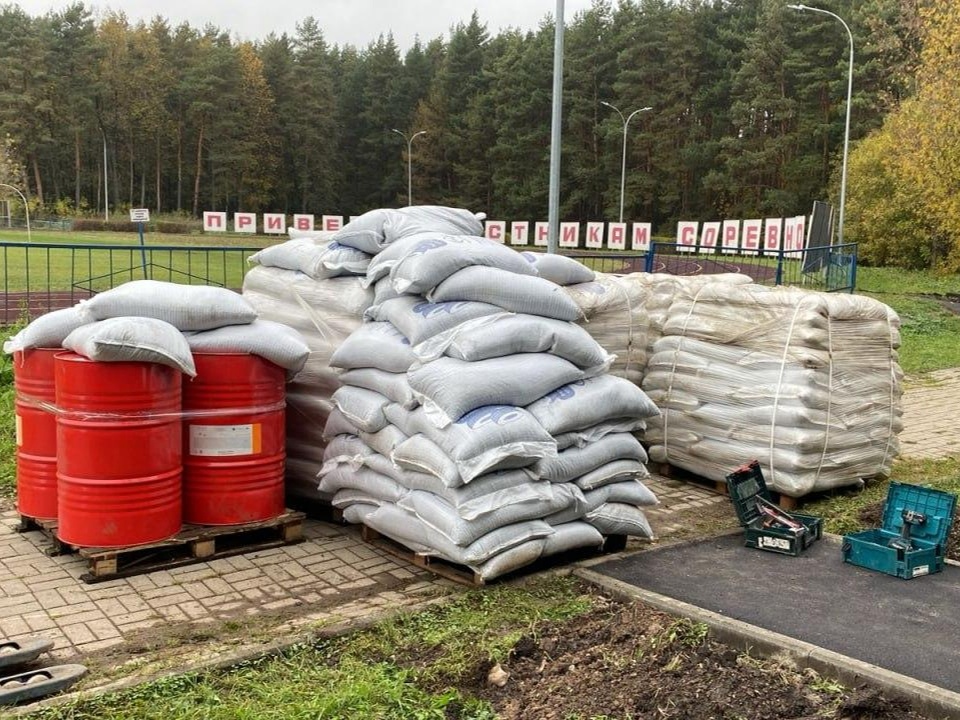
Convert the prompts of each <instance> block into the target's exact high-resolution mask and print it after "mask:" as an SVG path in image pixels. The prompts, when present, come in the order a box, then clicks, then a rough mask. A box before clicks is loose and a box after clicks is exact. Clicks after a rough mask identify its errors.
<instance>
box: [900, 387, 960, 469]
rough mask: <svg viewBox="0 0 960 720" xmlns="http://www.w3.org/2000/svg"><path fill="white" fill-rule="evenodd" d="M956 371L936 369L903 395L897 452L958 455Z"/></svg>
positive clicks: (959, 395)
mask: <svg viewBox="0 0 960 720" xmlns="http://www.w3.org/2000/svg"><path fill="white" fill-rule="evenodd" d="M958 426H960V368H951V369H949V370H940V371H937V372H933V373H930V374H929V375H928V376H926V377H925V378H924V384H922V385H917V386H914V387H911V388H909V389H908V390H907V392H906V393H905V394H904V396H903V432H902V433H901V434H900V453H901V455H903V456H904V457H911V458H942V457H947V456H950V455H960V428H958Z"/></svg>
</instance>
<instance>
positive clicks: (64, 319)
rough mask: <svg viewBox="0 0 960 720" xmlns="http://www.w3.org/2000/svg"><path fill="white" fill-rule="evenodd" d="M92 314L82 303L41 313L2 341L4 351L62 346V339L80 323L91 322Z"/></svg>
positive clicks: (11, 351) (13, 351)
mask: <svg viewBox="0 0 960 720" xmlns="http://www.w3.org/2000/svg"><path fill="white" fill-rule="evenodd" d="M93 320H94V319H93V316H92V315H91V314H90V312H89V310H88V309H87V308H86V307H85V306H83V305H74V306H73V307H68V308H64V309H63V310H54V311H53V312H48V313H47V314H45V315H41V316H40V317H38V318H37V319H36V320H34V321H33V322H32V323H30V324H29V325H27V326H26V327H25V328H23V329H22V330H21V331H20V332H18V333H17V334H16V335H14V336H13V337H12V338H10V339H9V340H7V341H6V342H4V343H3V351H4V352H5V353H15V352H18V351H20V350H30V349H33V348H58V347H63V340H64V338H66V337H67V335H69V334H70V333H72V332H73V331H74V330H76V329H77V328H78V327H80V326H81V325H87V324H89V323H92V322H93Z"/></svg>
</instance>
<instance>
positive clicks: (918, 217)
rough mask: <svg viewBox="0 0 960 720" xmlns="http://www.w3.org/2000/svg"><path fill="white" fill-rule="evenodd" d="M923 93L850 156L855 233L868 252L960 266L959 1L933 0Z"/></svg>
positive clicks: (920, 76) (888, 259)
mask: <svg viewBox="0 0 960 720" xmlns="http://www.w3.org/2000/svg"><path fill="white" fill-rule="evenodd" d="M921 17H922V19H923V30H922V33H923V35H922V36H923V49H922V51H921V56H920V67H919V68H918V71H917V93H916V95H915V96H914V97H913V98H910V99H909V100H907V101H905V102H904V103H903V104H902V105H901V106H900V107H899V109H897V110H896V111H894V112H893V113H891V114H890V115H889V116H887V118H886V121H885V122H884V125H883V127H882V128H881V129H880V130H878V131H877V132H876V133H873V134H872V135H871V136H870V137H868V138H866V139H865V140H864V141H862V142H861V143H859V144H858V146H857V148H856V149H855V151H854V153H853V154H852V155H851V160H850V180H851V182H850V187H851V194H850V203H849V213H850V218H851V234H852V236H854V237H856V238H857V239H859V240H860V241H861V242H862V243H863V251H864V256H865V258H866V259H868V260H871V261H875V262H880V263H886V264H896V265H903V266H913V267H916V266H920V267H937V268H939V269H942V270H946V271H950V272H956V271H958V270H960V192H958V191H957V188H958V187H960V142H958V138H960V85H958V84H957V82H956V78H957V77H960V53H957V50H956V48H957V47H960V4H958V3H956V2H955V0H927V2H926V3H925V5H924V7H923V8H922V10H921Z"/></svg>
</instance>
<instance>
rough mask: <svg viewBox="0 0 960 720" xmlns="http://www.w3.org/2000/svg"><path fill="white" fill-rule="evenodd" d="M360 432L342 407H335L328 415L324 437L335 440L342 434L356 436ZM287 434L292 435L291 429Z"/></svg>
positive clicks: (324, 427)
mask: <svg viewBox="0 0 960 720" xmlns="http://www.w3.org/2000/svg"><path fill="white" fill-rule="evenodd" d="M288 402H289V398H288ZM359 432H360V428H358V427H357V426H356V425H355V424H354V423H353V422H351V421H350V420H349V419H348V418H347V416H346V415H344V414H343V412H342V411H341V410H340V408H338V407H334V409H333V410H332V411H330V413H329V414H328V415H327V422H326V423H325V424H324V426H323V439H324V440H333V439H334V438H337V437H340V436H341V435H344V436H347V437H350V436H353V437H356V435H357V433H359ZM287 435H288V436H289V435H291V433H290V431H288V432H287Z"/></svg>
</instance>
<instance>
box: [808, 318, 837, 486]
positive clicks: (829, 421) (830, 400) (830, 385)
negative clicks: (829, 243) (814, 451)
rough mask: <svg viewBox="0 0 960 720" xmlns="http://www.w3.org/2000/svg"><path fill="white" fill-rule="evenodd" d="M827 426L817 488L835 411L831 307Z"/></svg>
mask: <svg viewBox="0 0 960 720" xmlns="http://www.w3.org/2000/svg"><path fill="white" fill-rule="evenodd" d="M827 361H828V366H827V367H828V368H829V370H828V371H827V427H826V429H825V430H824V432H823V452H821V453H820V462H819V464H818V465H817V475H816V477H815V478H814V480H813V489H814V490H816V489H817V485H818V484H819V483H820V472H821V471H822V470H823V461H824V459H825V458H826V457H827V446H828V445H829V443H830V426H831V424H832V417H831V413H832V412H833V321H832V319H831V316H830V309H829V307H828V308H827Z"/></svg>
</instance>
